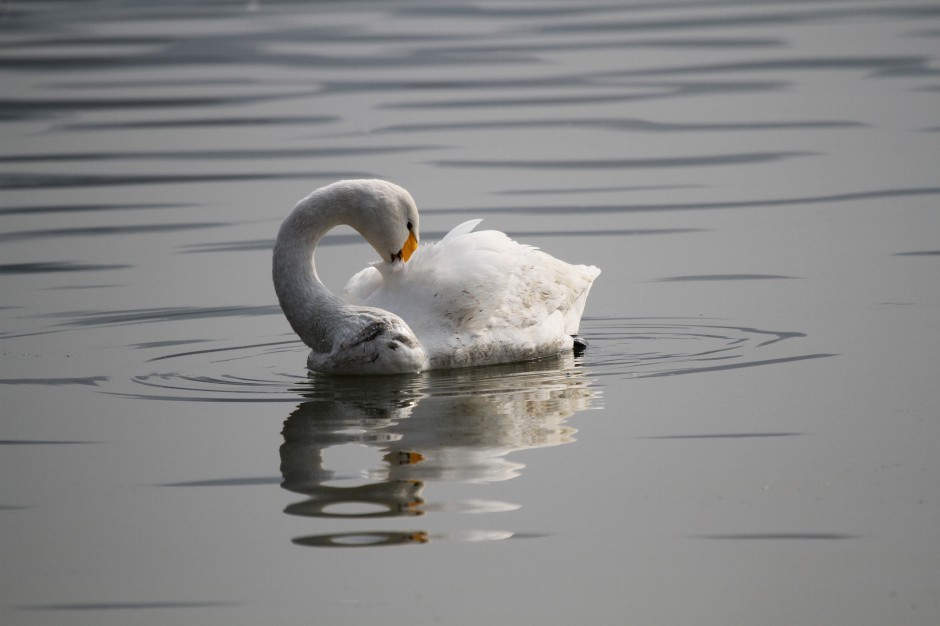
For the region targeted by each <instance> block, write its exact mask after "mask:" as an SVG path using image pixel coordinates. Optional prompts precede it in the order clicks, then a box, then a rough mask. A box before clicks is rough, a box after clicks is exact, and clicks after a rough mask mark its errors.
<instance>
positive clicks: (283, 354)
mask: <svg viewBox="0 0 940 626" xmlns="http://www.w3.org/2000/svg"><path fill="white" fill-rule="evenodd" d="M582 335H583V336H584V337H585V338H586V339H587V340H588V341H589V343H590V347H589V348H588V350H587V351H586V352H585V353H584V354H583V355H580V356H577V357H574V356H572V355H570V354H567V355H559V356H558V357H554V358H549V359H542V360H539V361H532V362H525V363H513V364H507V365H499V366H491V367H480V368H467V369H460V370H444V371H435V372H423V373H421V374H415V375H403V376H393V377H378V378H368V379H364V378H361V377H348V378H346V377H329V376H321V375H317V374H312V373H309V372H308V371H307V370H306V369H305V367H304V363H305V361H306V354H307V348H306V347H305V346H304V345H303V344H301V343H300V342H299V341H298V340H296V339H293V338H291V339H285V338H283V337H281V338H277V339H276V340H272V341H268V342H260V343H251V344H237V345H216V346H212V345H205V347H202V348H201V349H195V350H192V349H191V350H186V351H175V352H167V351H166V349H167V348H170V347H173V346H170V345H162V344H155V345H153V346H152V347H150V348H149V349H150V351H152V352H159V351H161V350H162V351H163V353H162V354H154V355H153V356H152V357H151V358H150V359H149V360H148V361H147V363H146V364H145V368H146V369H145V371H144V372H142V373H139V374H137V375H134V376H133V377H132V382H133V383H134V388H133V389H128V390H121V391H115V390H114V389H113V388H112V389H108V391H109V392H110V393H119V394H120V395H125V396H130V397H137V398H141V399H153V400H177V401H191V402H200V401H201V402H298V401H301V400H305V399H306V400H310V399H314V400H323V399H332V398H342V397H347V396H349V395H354V394H356V393H357V392H361V390H362V389H363V388H368V389H369V390H370V391H372V392H378V391H381V390H394V396H395V397H396V398H398V400H403V399H406V398H419V397H424V396H428V395H430V396H455V395H456V396H461V395H467V396H470V395H475V394H488V393H489V394H499V393H505V392H511V391H514V390H519V389H526V388H538V387H547V388H551V387H552V386H553V385H557V384H566V383H567V382H570V379H571V378H572V377H579V378H583V379H584V380H585V381H588V382H589V383H590V384H592V385H594V384H596V382H597V381H598V380H600V379H603V378H607V377H620V378H652V377H661V376H676V375H684V374H695V373H703V372H717V371H723V370H731V369H739V368H747V367H758V366H763V365H773V364H780V363H790V362H795V361H802V360H809V359H818V358H824V357H830V356H835V355H833V354H830V353H805V352H800V351H795V350H794V349H793V347H796V346H797V345H798V343H797V342H796V340H798V339H800V338H803V337H805V335H804V334H803V333H801V332H795V331H785V330H765V329H759V328H753V327H748V326H739V325H735V324H731V323H725V322H721V321H720V320H702V319H698V318H695V319H692V318H688V319H686V318H652V319H651V318H592V319H586V320H584V322H583V324H582ZM147 370H149V371H147Z"/></svg>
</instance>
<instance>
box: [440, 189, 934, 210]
mask: <svg viewBox="0 0 940 626" xmlns="http://www.w3.org/2000/svg"><path fill="white" fill-rule="evenodd" d="M934 195H940V187H911V188H897V189H876V190H872V191H859V192H846V193H838V194H829V195H822V196H794V197H789V198H769V199H768V198H755V199H752V200H729V201H724V202H674V203H661V204H626V203H624V204H577V205H557V206H547V205H530V206H499V207H494V206H485V207H469V208H451V209H433V208H432V209H422V211H421V212H422V213H438V214H440V213H467V214H484V213H499V214H506V213H515V214H519V213H521V214H532V215H539V214H542V215H556V214H565V215H578V214H582V215H589V214H606V213H656V212H666V211H707V210H714V209H748V208H752V209H757V208H766V207H785V206H803V205H807V204H821V205H825V204H836V203H842V202H859V201H865V200H880V199H887V198H905V197H912V196H934Z"/></svg>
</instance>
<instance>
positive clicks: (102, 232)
mask: <svg viewBox="0 0 940 626" xmlns="http://www.w3.org/2000/svg"><path fill="white" fill-rule="evenodd" d="M230 225H231V223H229V222H185V223H177V224H136V225H130V226H89V227H85V228H79V227H76V228H47V229H43V230H21V231H14V232H10V233H0V242H4V241H26V240H30V239H56V238H60V237H109V236H125V235H147V234H153V233H175V232H184V231H189V230H204V229H208V228H221V227H223V226H230Z"/></svg>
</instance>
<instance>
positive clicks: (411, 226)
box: [408, 222, 414, 230]
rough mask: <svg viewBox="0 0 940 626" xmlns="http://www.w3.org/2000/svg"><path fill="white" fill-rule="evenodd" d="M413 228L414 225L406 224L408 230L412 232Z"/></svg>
mask: <svg viewBox="0 0 940 626" xmlns="http://www.w3.org/2000/svg"><path fill="white" fill-rule="evenodd" d="M413 228H414V224H412V223H411V222H408V230H412V229H413Z"/></svg>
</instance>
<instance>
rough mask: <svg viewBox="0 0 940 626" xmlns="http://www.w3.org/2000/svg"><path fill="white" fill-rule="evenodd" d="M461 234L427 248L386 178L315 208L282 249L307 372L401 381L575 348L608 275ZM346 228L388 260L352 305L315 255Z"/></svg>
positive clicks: (303, 208) (360, 287)
mask: <svg viewBox="0 0 940 626" xmlns="http://www.w3.org/2000/svg"><path fill="white" fill-rule="evenodd" d="M480 221H481V220H471V221H468V222H464V223H463V224H460V225H458V226H456V227H455V228H454V229H453V230H451V231H450V232H449V233H447V235H446V236H445V237H444V238H443V239H441V241H439V242H437V243H436V244H431V245H424V246H421V247H418V241H419V230H418V209H417V207H416V206H415V202H414V200H413V199H412V197H411V195H410V194H409V193H408V192H407V191H406V190H405V189H403V188H401V187H399V186H398V185H396V184H394V183H390V182H387V181H383V180H342V181H339V182H336V183H333V184H331V185H327V186H325V187H321V188H320V189H317V190H316V191H314V192H313V193H311V194H310V195H308V196H307V197H305V198H303V199H302V200H301V201H300V202H298V203H297V205H296V206H295V207H294V209H293V211H291V213H290V214H289V215H288V216H287V218H286V219H285V220H284V222H283V223H282V224H281V227H280V230H279V231H278V234H277V239H276V240H275V244H274V252H273V271H272V274H273V279H274V290H275V292H276V293H277V298H278V302H279V303H280V305H281V309H282V310H283V311H284V315H285V316H286V317H287V320H288V322H290V325H291V327H292V328H293V329H294V332H296V333H297V335H299V336H300V338H301V339H302V340H303V342H304V343H305V344H307V346H309V347H310V349H311V351H310V354H309V356H308V358H307V366H308V367H309V368H310V369H311V370H314V371H316V372H323V373H333V374H393V373H405V372H418V371H423V370H431V369H446V368H456V367H467V366H475V365H491V364H496V363H509V362H514V361H524V360H529V359H534V358H539V357H543V356H548V355H551V354H555V353H558V352H562V351H565V350H570V349H572V347H574V345H575V339H574V337H573V335H576V334H577V332H578V325H579V324H580V321H581V314H582V312H583V311H584V305H585V301H586V300H587V295H588V291H589V290H590V288H591V285H592V283H593V282H594V279H595V278H597V276H598V274H600V270H599V269H597V268H596V267H593V266H584V265H570V264H568V263H565V262H563V261H560V260H558V259H556V258H554V257H552V256H550V255H548V254H546V253H544V252H542V251H540V250H538V249H536V248H533V247H531V246H527V245H523V244H520V243H517V242H515V241H513V240H512V239H510V238H509V237H508V236H507V235H505V234H504V233H501V232H498V231H494V230H486V231H475V230H474V229H475V228H476V226H477V225H478V224H479V223H480ZM340 224H345V225H348V226H351V227H352V228H354V229H355V230H357V231H358V232H359V234H361V235H362V236H363V237H364V238H365V240H366V241H368V242H369V244H371V245H372V247H373V248H375V250H376V252H378V253H379V256H380V257H381V258H382V261H379V262H377V263H375V264H373V265H371V266H369V267H367V268H365V269H364V270H362V271H361V272H359V273H358V274H356V275H354V276H353V277H352V278H351V279H350V280H349V282H348V283H347V285H346V287H345V289H344V290H343V293H342V296H337V295H335V294H333V293H332V292H330V291H329V290H328V289H327V288H326V286H325V285H324V284H323V283H322V282H320V279H319V278H318V276H317V271H316V265H315V263H314V250H315V249H316V246H317V242H318V241H319V240H320V238H321V237H322V236H323V235H324V234H325V233H326V232H327V231H329V230H330V229H332V228H334V227H335V226H338V225H340Z"/></svg>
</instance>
